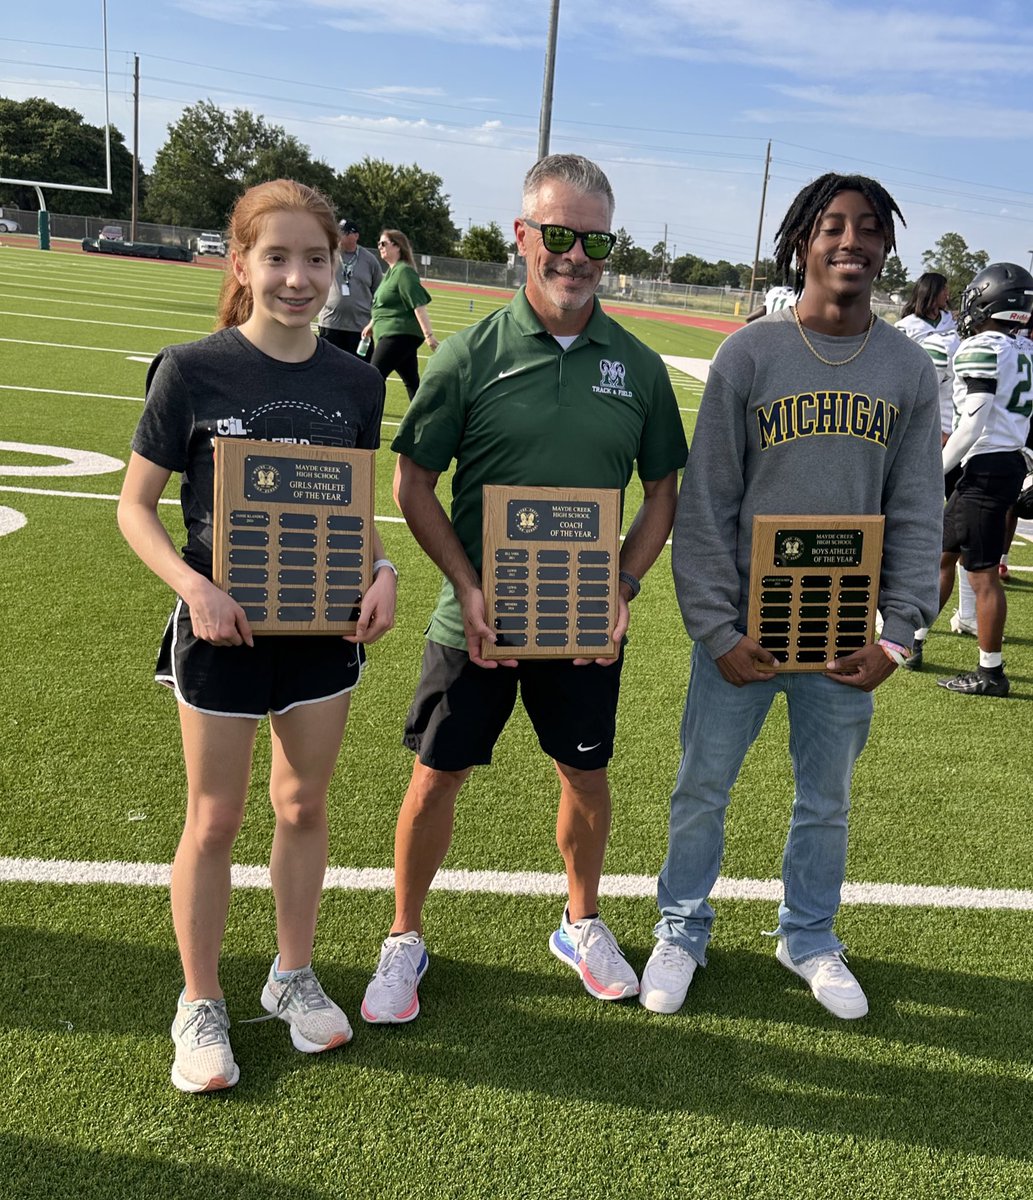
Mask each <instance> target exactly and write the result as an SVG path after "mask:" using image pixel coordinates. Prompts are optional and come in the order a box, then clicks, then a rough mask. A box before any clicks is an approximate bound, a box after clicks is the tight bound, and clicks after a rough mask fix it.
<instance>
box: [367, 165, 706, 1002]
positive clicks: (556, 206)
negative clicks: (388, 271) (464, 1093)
mask: <svg viewBox="0 0 1033 1200" xmlns="http://www.w3.org/2000/svg"><path fill="white" fill-rule="evenodd" d="M521 211H522V213H523V215H522V216H521V217H519V218H517V220H516V221H515V230H516V240H517V248H518V250H519V252H520V254H521V255H522V256H523V257H524V258H525V259H526V260H527V284H526V286H525V287H523V288H521V289H520V291H519V292H517V294H516V296H515V297H514V298H513V300H512V302H511V303H510V304H509V305H507V306H506V307H505V308H503V309H501V310H499V311H498V312H496V313H493V314H492V315H491V316H489V317H486V318H485V319H484V320H483V321H480V322H478V323H477V324H476V325H473V326H471V327H470V328H469V329H465V330H463V331H462V332H460V333H458V334H454V335H453V336H452V337H450V338H448V339H446V340H445V342H443V343H442V346H441V349H440V350H439V351H438V353H437V354H436V355H435V356H434V358H433V359H432V360H431V363H430V365H429V367H428V369H427V372H426V374H425V375H424V377H423V380H422V381H421V384H420V389H419V391H418V392H417V394H416V397H415V399H414V400H413V402H412V404H411V405H410V406H409V409H408V410H407V412H406V414H405V417H404V418H403V420H402V425H401V427H400V428H399V430H398V434H397V436H396V438H395V440H394V442H393V443H392V449H393V450H395V451H397V452H398V453H399V455H400V458H399V463H400V469H399V475H398V502H399V505H400V507H401V509H402V512H403V513H404V515H405V519H406V521H407V522H408V524H409V528H410V529H411V530H412V532H413V535H414V536H415V538H416V540H417V541H418V542H419V543H420V545H421V546H422V547H423V549H424V550H425V551H426V553H427V554H428V555H429V557H430V558H431V559H433V561H434V562H435V563H436V564H437V565H438V566H439V567H440V568H441V570H442V572H443V573H444V576H445V579H444V583H443V586H442V590H441V596H440V599H439V601H438V605H437V608H436V610H435V612H434V615H433V616H432V618H431V622H430V627H429V629H428V632H427V639H428V640H427V643H426V648H425V651H424V657H423V668H422V673H421V678H420V681H419V683H418V684H417V688H416V695H415V697H414V699H413V702H412V706H411V708H410V710H409V715H408V718H407V720H406V730H405V738H404V742H405V745H406V746H408V747H409V748H410V749H411V750H413V751H415V752H416V755H417V759H416V762H415V764H414V767H413V774H412V779H411V781H410V784H409V788H408V790H407V792H406V795H405V799H404V801H403V803H402V809H401V812H400V813H399V817H398V824H397V828H396V832H395V919H394V922H393V924H392V926H391V933H390V935H389V937H388V938H387V939H386V941H385V942H384V944H383V947H382V949H381V956H380V963H379V965H378V967H377V971H376V973H375V975H374V976H373V979H372V980H371V981H370V984H369V987H368V988H367V990H366V997H365V1000H364V1001H363V1005H362V1015H363V1017H364V1018H365V1019H366V1020H367V1021H370V1022H373V1023H400V1022H404V1021H411V1020H412V1019H413V1018H414V1017H415V1016H416V1015H417V1014H418V1012H419V1007H420V1006H419V998H418V996H417V986H418V984H419V982H420V980H421V979H422V977H423V974H424V972H425V971H426V969H427V963H428V957H427V948H426V945H425V943H424V940H423V925H422V911H423V903H424V900H425V898H426V895H427V892H428V890H429V888H430V885H431V882H432V881H433V879H434V875H435V873H436V872H437V870H438V868H439V867H440V866H441V864H442V862H443V861H444V858H445V854H446V852H447V850H448V846H449V842H450V840H451V836H452V825H453V815H454V806H455V801H456V797H457V796H458V794H459V790H460V788H461V787H462V785H463V783H464V781H465V780H466V779H467V777H468V776H469V775H470V772H471V771H472V770H473V768H474V767H475V766H478V765H482V764H487V763H490V762H491V755H492V750H493V748H494V745H495V742H496V740H497V739H498V737H499V735H500V733H501V732H502V729H503V727H504V726H505V724H506V721H507V720H508V718H509V715H510V713H511V712H512V710H513V707H514V704H515V702H516V696H517V691H518V688H519V690H520V693H521V698H522V700H523V703H524V707H525V708H526V710H527V712H528V715H529V717H530V719H531V721H532V724H533V725H534V728H535V731H536V733H537V736H538V740H539V743H540V745H541V747H542V749H543V750H544V751H545V753H546V754H547V755H548V756H549V757H550V758H551V759H552V760H553V762H554V764H555V768H556V772H557V774H558V776H559V781H560V802H559V814H558V817H557V823H556V841H557V844H558V846H559V849H560V853H561V855H562V857H563V860H564V864H565V867H566V873H567V886H568V903H567V906H566V908H565V909H564V912H563V917H562V919H561V921H560V923H559V928H558V929H557V930H556V931H555V932H554V933H553V934H552V936H551V938H550V939H549V949H550V950H551V952H552V953H553V954H554V955H555V956H556V957H557V958H558V959H559V960H560V961H561V962H562V963H564V964H565V965H567V966H569V967H570V968H572V969H573V970H575V971H577V973H578V974H579V976H580V977H581V980H582V982H583V984H584V986H585V988H586V990H587V991H588V992H589V993H590V994H591V995H592V996H595V997H596V998H598V999H600V1000H621V999H624V998H626V997H629V996H636V995H637V994H638V990H639V984H638V978H637V976H636V974H635V972H634V971H633V970H632V969H631V967H630V966H629V964H628V963H627V961H626V960H625V958H624V956H623V954H622V953H621V950H620V947H619V946H618V944H617V941H616V939H615V938H614V936H613V934H612V933H611V932H610V931H609V929H607V927H606V925H605V924H604V923H603V921H602V920H601V919H600V917H599V912H598V887H599V877H600V874H601V872H602V866H603V858H604V855H605V851H606V842H607V837H608V834H609V828H610V792H609V787H608V783H607V764H608V762H609V759H610V757H611V755H612V752H613V741H614V734H615V729H616V711H617V694H618V689H619V685H620V673H621V665H622V661H623V649H622V651H621V653H620V655H619V656H618V657H617V658H616V659H609V660H604V659H597V660H595V661H591V660H570V659H565V660H526V659H525V660H523V661H521V662H519V663H517V662H515V661H513V662H508V663H507V662H502V663H496V662H492V661H485V660H484V659H483V658H481V642H482V639H487V640H488V641H491V642H494V641H495V633H494V631H493V630H492V629H491V628H490V627H489V625H488V624H487V622H486V620H485V605H484V595H483V593H482V591H481V581H480V569H481V520H482V511H481V495H482V488H483V486H484V485H485V484H504V485H506V484H508V485H513V486H525V487H531V486H544V487H549V486H553V487H557V486H568V487H599V488H615V489H619V490H620V491H621V493H622V496H623V492H624V489H625V487H626V486H627V484H628V482H629V480H630V478H631V474H632V471H633V470H637V473H638V476H639V479H640V480H641V483H642V490H643V493H644V498H643V502H642V505H641V507H640V508H639V510H638V512H637V514H636V515H635V519H634V520H633V521H632V522H631V525H630V528H629V529H628V533H627V536H626V538H625V540H624V543H623V546H622V549H621V554H620V568H621V572H620V578H621V584H620V600H619V616H618V619H617V623H616V625H615V628H614V631H613V633H614V640H615V642H616V643H617V645H622V642H623V637H624V633H625V631H626V629H627V627H628V603H629V602H630V601H631V600H632V599H633V598H634V596H635V595H636V593H637V592H638V590H639V586H640V584H639V581H640V580H641V578H642V576H643V575H645V573H646V571H647V570H648V569H649V568H650V566H651V565H652V564H653V561H654V560H655V558H656V557H657V555H658V554H659V553H660V551H661V549H662V548H663V545H664V542H665V541H666V539H667V536H668V534H669V533H670V530H671V525H672V522H673V519H674V507H675V500H676V489H677V474H678V470H679V469H680V468H681V467H682V466H683V465H684V462H685V457H686V454H687V449H686V444H685V436H684V432H683V428H682V423H681V418H680V416H679V413H678V408H677V404H676V401H675V398H674V392H673V390H672V388H671V383H670V380H669V378H668V375H667V370H666V368H665V367H664V364H663V362H662V361H661V360H660V358H659V356H658V355H657V354H655V353H654V352H653V351H652V350H650V349H648V347H646V346H644V345H643V344H642V343H641V342H639V341H638V340H637V339H636V338H634V337H632V336H631V335H630V334H629V333H627V332H626V331H625V330H624V329H622V328H621V327H620V326H619V325H618V324H617V323H616V322H615V321H613V320H612V319H611V318H609V317H608V316H606V314H605V313H604V312H603V311H602V309H601V308H600V306H599V304H598V302H597V301H596V299H595V289H596V287H597V285H598V283H599V281H600V279H601V278H602V274H603V270H604V267H605V261H606V258H607V256H608V255H609V253H610V251H611V250H612V249H613V243H614V241H615V238H614V235H613V234H612V233H611V232H610V229H611V226H612V217H613V193H612V191H611V189H610V184H609V182H608V180H607V179H606V176H605V175H604V174H603V173H602V171H600V170H599V168H598V167H597V166H596V165H595V164H594V163H592V162H589V161H588V159H585V158H582V157H580V156H579V155H551V156H549V157H547V158H543V159H542V160H541V161H540V162H538V163H536V164H535V166H534V167H532V168H531V170H530V171H529V172H528V175H527V177H526V179H525V180H524V194H523V207H522V210H521ZM453 461H454V462H455V465H456V470H455V476H454V481H453V485H452V511H451V519H450V518H449V516H448V514H446V512H445V510H444V508H442V505H441V502H440V501H439V499H438V497H437V495H436V493H435V486H436V484H437V481H438V477H439V475H440V474H441V472H442V471H445V470H446V469H447V468H448V467H449V466H450V465H451V464H452V463H453ZM513 786H515V787H517V788H519V781H518V780H514V781H513Z"/></svg>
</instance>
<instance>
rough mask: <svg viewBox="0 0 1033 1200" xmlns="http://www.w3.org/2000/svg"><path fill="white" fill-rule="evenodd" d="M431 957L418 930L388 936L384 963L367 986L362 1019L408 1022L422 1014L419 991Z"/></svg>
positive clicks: (377, 1022) (379, 1022)
mask: <svg viewBox="0 0 1033 1200" xmlns="http://www.w3.org/2000/svg"><path fill="white" fill-rule="evenodd" d="M429 965H430V958H429V956H428V955H427V946H426V944H425V943H424V940H423V938H422V937H420V935H419V934H418V933H402V934H399V935H398V936H397V937H389V938H385V940H384V944H383V945H382V946H381V948H380V962H378V963H377V969H376V971H374V972H373V978H372V979H371V980H370V981H369V983H368V984H367V986H366V995H365V996H364V997H363V1000H362V1019H363V1020H364V1021H368V1022H369V1023H370V1024H371V1025H404V1024H405V1023H406V1022H407V1021H413V1020H415V1019H416V1018H417V1017H418V1016H419V1015H420V995H419V992H418V991H417V990H416V989H417V988H418V987H419V986H420V980H421V979H422V978H423V977H424V975H426V973H427V967H428V966H429Z"/></svg>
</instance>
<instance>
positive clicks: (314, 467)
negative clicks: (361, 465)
mask: <svg viewBox="0 0 1033 1200" xmlns="http://www.w3.org/2000/svg"><path fill="white" fill-rule="evenodd" d="M244 495H245V496H246V497H247V498H248V499H249V500H266V501H271V502H275V503H279V504H327V505H332V504H351V502H352V468H351V463H347V462H325V461H323V462H320V461H318V460H310V459H304V458H298V459H291V458H271V457H270V458H266V457H264V456H262V455H258V454H249V455H248V456H247V457H246V458H245V459H244Z"/></svg>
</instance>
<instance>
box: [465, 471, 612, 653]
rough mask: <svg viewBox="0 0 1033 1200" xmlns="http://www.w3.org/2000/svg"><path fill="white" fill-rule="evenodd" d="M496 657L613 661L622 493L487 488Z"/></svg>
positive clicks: (487, 578) (487, 573)
mask: <svg viewBox="0 0 1033 1200" xmlns="http://www.w3.org/2000/svg"><path fill="white" fill-rule="evenodd" d="M483 529H484V561H483V565H482V567H481V587H482V590H483V592H484V600H485V609H486V618H487V622H488V624H489V625H490V626H491V627H492V629H494V630H495V635H496V637H497V639H498V640H497V642H496V643H495V645H492V644H491V643H489V642H484V643H483V644H482V649H481V653H482V655H483V657H484V658H487V659H504V658H614V657H616V655H617V653H618V648H617V646H616V645H615V644H614V642H613V638H612V633H613V627H614V625H615V624H616V623H617V584H618V572H619V569H620V567H619V563H618V555H619V548H620V492H619V491H617V490H616V489H612V488H553V487H503V486H497V485H489V486H486V487H485V488H484V523H483Z"/></svg>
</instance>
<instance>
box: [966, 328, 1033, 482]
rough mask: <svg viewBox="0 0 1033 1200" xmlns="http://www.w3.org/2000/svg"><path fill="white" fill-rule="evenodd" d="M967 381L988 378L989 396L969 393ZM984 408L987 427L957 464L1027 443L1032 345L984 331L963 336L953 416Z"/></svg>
mask: <svg viewBox="0 0 1033 1200" xmlns="http://www.w3.org/2000/svg"><path fill="white" fill-rule="evenodd" d="M966 379H988V380H991V381H992V382H993V383H994V385H995V386H994V391H993V394H991V393H989V392H972V393H970V392H969V391H968V387H967V385H966V383H965V381H966ZM985 404H987V405H989V406H990V407H989V410H988V412H987V417H986V424H985V425H984V426H983V432H982V433H981V434H980V435H979V437H978V439H977V440H976V443H975V445H974V446H973V447H972V448H971V449H970V450H969V452H968V453H967V454H966V455H965V457H964V458H963V459H962V460H961V461H962V462H963V463H967V462H968V460H969V459H970V458H973V457H974V456H975V455H977V454H992V453H996V452H1000V451H1006V450H1019V449H1021V448H1022V447H1023V446H1024V445H1025V444H1026V435H1027V434H1028V433H1029V417H1030V413H1031V412H1033V342H1030V340H1029V338H1027V337H1023V338H1022V340H1021V341H1019V339H1018V338H1014V337H1009V336H1008V335H1007V334H1005V333H997V332H993V331H990V330H984V331H983V332H982V333H977V334H976V335H975V336H974V337H970V338H966V339H965V340H964V341H963V342H962V343H961V345H960V346H958V348H957V350H956V351H955V353H954V407H955V408H956V409H957V411H958V414H959V415H961V414H962V413H965V412H968V413H971V414H975V413H977V412H978V411H979V410H980V408H981V407H982V406H983V405H985Z"/></svg>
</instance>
